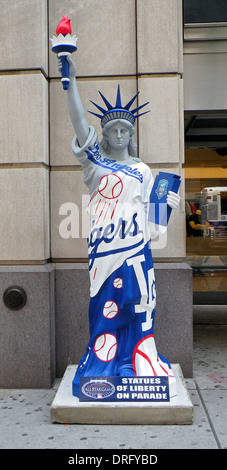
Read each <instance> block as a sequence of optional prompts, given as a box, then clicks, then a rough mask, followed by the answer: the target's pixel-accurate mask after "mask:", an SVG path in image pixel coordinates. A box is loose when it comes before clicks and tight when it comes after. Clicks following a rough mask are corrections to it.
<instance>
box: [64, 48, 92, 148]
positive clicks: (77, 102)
mask: <svg viewBox="0 0 227 470" xmlns="http://www.w3.org/2000/svg"><path fill="white" fill-rule="evenodd" d="M67 60H68V62H69V78H70V83H69V88H68V91H67V99H68V109H69V115H70V118H71V121H72V125H73V128H74V130H75V133H76V136H77V139H78V142H79V144H80V147H83V146H84V144H85V142H86V140H87V138H88V134H89V126H88V123H87V121H86V118H85V114H84V108H83V106H82V103H81V99H80V95H79V91H78V88H77V83H76V67H75V65H74V62H73V61H72V59H71V57H70V56H69V57H67Z"/></svg>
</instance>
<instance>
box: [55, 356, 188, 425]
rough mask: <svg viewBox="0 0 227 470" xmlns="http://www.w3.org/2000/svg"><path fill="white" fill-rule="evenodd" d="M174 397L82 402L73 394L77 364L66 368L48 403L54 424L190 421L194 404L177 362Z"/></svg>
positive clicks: (180, 422) (168, 422)
mask: <svg viewBox="0 0 227 470" xmlns="http://www.w3.org/2000/svg"><path fill="white" fill-rule="evenodd" d="M171 367H172V369H173V373H174V375H175V377H176V384H177V396H174V397H171V398H170V401H169V402H152V401H145V402H136V401H135V402H134V401H133V402H118V403H116V402H107V401H105V402H100V401H99V402H81V401H79V398H77V397H75V396H73V395H72V381H73V378H74V376H75V372H76V368H77V366H76V365H70V366H68V367H67V368H66V371H65V374H64V377H63V379H62V381H61V384H60V386H59V389H58V391H57V394H56V396H55V398H54V401H53V403H52V406H51V419H52V422H53V423H62V424H64V423H65V424H73V423H75V424H76V423H77V424H78V423H81V424H162V425H164V424H192V422H193V404H192V402H191V398H190V395H189V392H188V390H187V387H186V383H185V380H184V377H183V374H182V371H181V368H180V365H179V364H172V365H171Z"/></svg>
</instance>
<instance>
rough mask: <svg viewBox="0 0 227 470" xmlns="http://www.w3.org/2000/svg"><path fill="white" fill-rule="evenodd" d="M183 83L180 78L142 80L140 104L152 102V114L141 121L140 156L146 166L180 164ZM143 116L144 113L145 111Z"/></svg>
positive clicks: (140, 119)
mask: <svg viewBox="0 0 227 470" xmlns="http://www.w3.org/2000/svg"><path fill="white" fill-rule="evenodd" d="M179 80H180V78H179V77H178V76H177V75H173V76H169V75H168V76H164V77H160V76H152V77H148V78H147V77H143V78H140V79H139V85H138V88H139V90H140V92H141V93H140V95H139V102H140V104H142V103H144V102H146V101H149V105H148V106H147V108H148V109H150V112H149V113H148V114H146V115H145V116H141V117H140V118H139V152H140V158H141V159H142V160H143V161H144V162H146V163H151V164H152V163H153V164H157V163H158V164H159V163H168V164H170V163H171V164H172V163H178V162H179V161H180V155H179V153H180V143H179V139H180V136H179V130H180V119H182V112H181V109H180V97H179ZM141 112H142V111H141Z"/></svg>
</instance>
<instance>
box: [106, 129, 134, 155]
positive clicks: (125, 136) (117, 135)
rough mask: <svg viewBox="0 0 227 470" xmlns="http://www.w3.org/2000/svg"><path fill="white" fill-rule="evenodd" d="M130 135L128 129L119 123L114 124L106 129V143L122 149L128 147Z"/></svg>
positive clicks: (115, 148)
mask: <svg viewBox="0 0 227 470" xmlns="http://www.w3.org/2000/svg"><path fill="white" fill-rule="evenodd" d="M130 137H131V136H130V131H129V129H127V127H125V126H123V125H122V124H121V123H117V124H114V125H113V126H112V127H111V128H110V129H109V130H108V143H109V146H110V147H111V148H113V149H114V150H124V149H125V148H126V147H128V144H129V140H130Z"/></svg>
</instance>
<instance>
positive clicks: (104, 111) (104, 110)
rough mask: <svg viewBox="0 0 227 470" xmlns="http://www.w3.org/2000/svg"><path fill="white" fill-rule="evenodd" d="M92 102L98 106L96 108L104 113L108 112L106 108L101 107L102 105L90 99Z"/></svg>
mask: <svg viewBox="0 0 227 470" xmlns="http://www.w3.org/2000/svg"><path fill="white" fill-rule="evenodd" d="M90 103H92V104H94V106H96V108H98V109H99V111H101V113H103V114H105V113H106V109H104V108H101V106H99V105H98V104H96V103H94V101H92V100H90Z"/></svg>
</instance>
